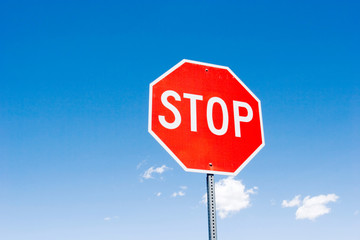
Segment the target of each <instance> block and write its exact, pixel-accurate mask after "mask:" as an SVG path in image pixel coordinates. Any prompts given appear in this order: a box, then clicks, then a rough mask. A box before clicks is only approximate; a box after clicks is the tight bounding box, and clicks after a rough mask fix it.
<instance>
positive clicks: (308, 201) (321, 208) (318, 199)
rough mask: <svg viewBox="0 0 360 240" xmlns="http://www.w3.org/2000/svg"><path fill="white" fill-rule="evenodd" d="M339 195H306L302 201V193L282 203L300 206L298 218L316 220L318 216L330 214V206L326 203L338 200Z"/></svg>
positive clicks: (288, 205) (287, 205)
mask: <svg viewBox="0 0 360 240" xmlns="http://www.w3.org/2000/svg"><path fill="white" fill-rule="evenodd" d="M338 198H339V197H338V196H337V195H335V194H328V195H318V196H315V197H310V196H306V197H305V198H304V199H303V200H302V201H301V200H300V195H298V196H295V197H294V199H293V200H291V201H289V202H288V201H286V200H284V201H283V203H282V206H283V207H296V206H297V207H298V209H297V210H296V214H295V216H296V219H309V220H315V219H316V218H318V217H320V216H322V215H324V214H328V213H329V212H330V210H331V209H330V208H329V207H327V206H326V204H328V203H330V202H336V201H337V199H338Z"/></svg>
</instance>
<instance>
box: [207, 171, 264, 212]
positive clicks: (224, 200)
mask: <svg viewBox="0 0 360 240" xmlns="http://www.w3.org/2000/svg"><path fill="white" fill-rule="evenodd" d="M257 190H258V188H257V187H253V188H250V189H245V185H244V184H243V183H242V182H241V181H240V180H236V179H234V177H228V178H225V179H221V180H220V181H218V182H216V183H215V196H216V210H217V211H218V213H219V217H220V218H222V219H223V218H226V217H228V216H230V215H232V214H235V213H237V212H239V211H240V210H242V209H245V208H248V207H250V206H251V203H250V195H251V194H255V193H256V191H257ZM202 202H203V203H206V202H207V194H205V195H204V196H203V200H202Z"/></svg>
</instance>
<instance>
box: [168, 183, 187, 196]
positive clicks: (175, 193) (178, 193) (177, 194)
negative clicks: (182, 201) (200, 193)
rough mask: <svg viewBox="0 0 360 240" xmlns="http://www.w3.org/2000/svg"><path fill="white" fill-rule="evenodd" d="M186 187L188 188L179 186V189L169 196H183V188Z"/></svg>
mask: <svg viewBox="0 0 360 240" xmlns="http://www.w3.org/2000/svg"><path fill="white" fill-rule="evenodd" d="M187 188H188V187H187V186H180V189H181V190H180V191H177V192H174V193H173V194H171V197H183V196H185V190H186V189H187Z"/></svg>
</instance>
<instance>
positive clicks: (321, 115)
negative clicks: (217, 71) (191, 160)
mask: <svg viewBox="0 0 360 240" xmlns="http://www.w3.org/2000/svg"><path fill="white" fill-rule="evenodd" d="M359 9H360V6H359V3H358V2H357V1H343V2H340V1H301V2H296V3H295V2H293V1H241V2H239V1H214V0H209V1H196V2H195V1H147V2H145V1H128V2H121V1H88V2H85V1H51V2H49V1H31V2H30V1H6V0H3V1H1V3H0V83H1V87H0V238H1V239H7V240H20V239H21V240H22V239H28V240H32V239H34V240H35V239H36V240H41V239H46V240H47V239H54V240H56V239H69V240H71V239H74V240H75V239H76V240H78V239H87V240H92V239H109V240H111V239H135V240H136V239H144V238H147V239H174V240H176V239H206V238H207V212H206V207H205V204H204V203H203V202H202V200H203V196H204V194H205V191H206V184H205V175H204V174H197V173H187V172H184V171H183V170H182V169H181V167H180V166H178V164H177V163H176V162H175V161H174V160H173V159H172V158H171V157H170V156H169V155H168V154H167V153H166V151H165V150H164V149H162V147H161V146H160V145H159V144H158V143H157V142H156V141H155V139H153V138H152V137H151V136H150V134H149V133H148V132H147V118H148V91H149V84H150V83H151V82H152V81H153V80H155V79H156V78H158V77H159V76H160V75H161V74H163V73H164V72H165V71H167V70H168V69H170V68H171V67H172V66H174V65H175V64H176V63H178V62H179V61H181V60H182V59H184V58H186V59H191V60H196V61H201V62H208V63H213V64H218V65H223V66H228V67H230V68H231V70H232V71H233V72H234V73H235V74H237V76H238V77H239V78H241V80H242V81H243V82H244V83H245V84H246V85H247V86H248V87H249V88H250V89H251V90H252V91H253V92H254V93H255V94H256V96H257V97H258V98H259V99H260V100H261V102H262V111H263V124H264V131H265V140H266V146H265V147H264V148H263V149H262V150H261V151H260V153H259V154H258V155H257V156H256V157H255V158H254V159H253V160H252V161H251V162H250V163H249V164H248V165H247V166H246V167H245V168H244V170H243V171H241V172H240V173H239V175H237V176H236V177H235V178H234V179H228V178H227V177H226V176H220V175H217V176H216V181H217V182H218V186H219V189H221V191H224V192H226V191H227V189H228V187H229V186H235V189H236V192H234V198H236V197H238V199H239V201H238V202H241V203H243V205H242V206H243V207H236V206H232V207H233V208H232V211H230V212H227V214H228V215H227V216H226V217H224V218H220V217H219V215H218V236H219V238H220V239H241V238H247V239H249V238H250V239H264V238H266V239H277V240H282V239H284V240H285V239H295V240H296V239H304V238H306V239H329V240H330V239H334V240H335V239H339V238H342V239H349V240H355V239H356V240H357V239H359V237H360V230H359V229H360V214H359V211H360V204H359V203H360V163H359V156H360V128H359V122H360V107H359V106H360V84H359V79H360V70H359V66H360V61H359V56H360V49H359V42H360V31H359V26H360V17H359V14H358V12H359ZM149 169H152V170H150V171H149ZM145 173H147V174H150V177H146V176H149V175H146V174H145ZM229 184H230V185H229ZM231 184H233V185H231ZM174 193H175V194H174ZM298 195H300V196H299V197H297V196H298ZM307 196H309V197H308V198H307ZM321 196H322V198H323V199H322V200H321ZM316 197H318V198H316ZM219 198H221V193H220V195H219ZM309 200H312V201H310V203H309ZM311 202H312V203H313V204H312V205H311ZM314 202H315V204H314ZM222 204H223V206H227V205H226V204H228V202H227V199H223V202H222ZM309 204H310V205H309ZM290 205H291V206H292V207H286V206H290ZM220 206H221V204H220ZM324 208H325V210H324ZM304 209H305V210H306V209H307V210H309V211H310V213H311V214H315V218H313V219H310V217H309V215H307V214H308V213H309V212H308V211H305V210H304ZM319 209H320V210H321V209H322V210H324V211H322V212H321V211H320V212H318V211H319ZM326 209H329V210H330V212H328V213H326ZM316 212H317V213H318V214H317V215H316ZM297 213H298V214H305V215H301V216H305V218H303V219H301V218H299V216H300V215H297ZM297 216H298V218H297Z"/></svg>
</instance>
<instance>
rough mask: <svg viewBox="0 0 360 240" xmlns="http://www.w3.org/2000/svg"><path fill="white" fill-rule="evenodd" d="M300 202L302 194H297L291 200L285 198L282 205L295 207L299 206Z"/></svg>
mask: <svg viewBox="0 0 360 240" xmlns="http://www.w3.org/2000/svg"><path fill="white" fill-rule="evenodd" d="M300 203H301V201H300V195H297V196H295V197H294V198H293V199H292V200H290V201H287V200H283V201H282V204H281V206H282V207H295V206H299V205H300Z"/></svg>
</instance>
